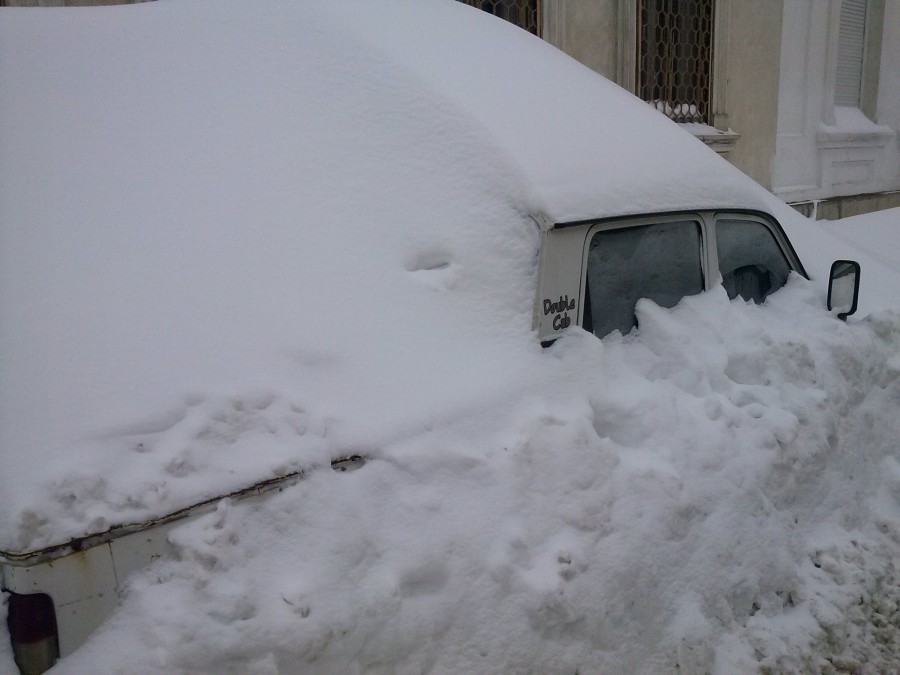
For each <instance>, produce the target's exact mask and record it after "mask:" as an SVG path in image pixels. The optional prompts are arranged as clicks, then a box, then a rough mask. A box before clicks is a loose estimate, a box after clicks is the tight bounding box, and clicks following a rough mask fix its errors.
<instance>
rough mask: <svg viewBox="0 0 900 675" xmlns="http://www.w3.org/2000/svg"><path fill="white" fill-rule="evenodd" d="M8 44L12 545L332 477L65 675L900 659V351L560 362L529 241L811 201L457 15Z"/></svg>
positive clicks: (706, 666) (6, 274) (86, 18)
mask: <svg viewBox="0 0 900 675" xmlns="http://www.w3.org/2000/svg"><path fill="white" fill-rule="evenodd" d="M0 12H2V15H0V19H2V20H0V92H2V93H3V95H2V96H0V122H2V123H0V178H2V180H0V209H2V211H0V215H2V218H0V354H2V355H3V356H2V359H3V360H2V361H0V369H2V371H0V441H2V445H0V447H2V453H3V459H4V468H3V471H2V472H0V481H2V483H0V486H2V490H0V500H2V501H0V507H2V508H0V512H2V513H3V514H5V516H6V518H5V519H4V521H3V522H2V523H0V548H2V549H13V550H23V549H28V548H32V547H38V546H41V545H45V544H48V543H53V542H57V541H60V540H61V539H64V538H66V537H69V536H74V535H79V534H83V533H85V532H90V531H98V530H102V529H104V528H105V527H108V526H109V525H110V524H111V523H114V522H123V521H129V520H136V519H140V518H145V517H147V516H148V515H155V514H160V513H165V512H167V511H171V510H174V509H175V508H178V507H180V506H184V505H186V504H189V503H191V502H192V501H196V500H198V499H201V498H204V497H207V496H212V495H215V494H221V493H224V492H227V491H229V490H231V489H235V488H239V487H243V486H244V485H246V484H247V483H249V482H253V481H254V480H258V479H261V478H266V477H269V476H271V475H277V474H279V473H285V472H288V471H292V470H298V469H303V470H304V471H305V477H304V478H303V480H301V481H300V482H299V483H298V484H297V485H296V486H294V487H292V488H290V489H287V490H285V491H284V492H282V493H280V494H277V495H272V496H270V497H268V498H267V499H264V500H259V501H256V502H254V503H248V502H244V503H239V504H230V503H228V502H227V501H223V502H222V503H221V504H220V506H219V508H218V510H217V512H216V513H214V514H211V515H208V516H204V517H202V518H201V519H199V520H196V521H193V522H191V523H187V524H185V525H183V526H181V527H179V528H177V529H176V530H174V531H173V533H172V535H171V541H172V544H173V546H174V547H175V550H176V555H174V556H172V558H170V559H167V560H160V561H158V562H157V563H155V564H154V565H152V566H150V567H149V568H147V569H146V570H145V571H143V572H140V573H138V574H136V575H135V576H134V577H132V578H131V580H130V582H129V592H128V595H127V597H126V598H125V600H124V601H123V604H122V606H121V607H120V609H119V611H118V612H117V613H116V614H115V615H114V617H113V618H112V619H111V620H110V621H109V622H107V624H105V626H104V627H103V628H102V629H101V631H100V632H98V633H97V634H96V635H95V636H94V638H92V640H91V641H89V642H88V643H87V644H86V645H85V646H84V647H83V648H82V649H81V650H80V651H79V652H77V653H76V654H75V655H73V656H71V657H69V658H68V659H66V660H65V661H64V662H63V663H62V664H61V666H60V670H61V671H62V672H73V673H78V672H87V671H93V672H124V671H128V672H154V671H159V672H171V671H193V672H197V671H199V672H223V671H225V672H227V671H231V672H251V673H253V672H255V673H270V672H316V671H318V672H364V671H365V672H423V671H434V672H529V671H530V672H576V671H577V672H646V673H658V672H681V673H685V672H703V671H705V670H710V671H714V672H718V673H734V672H748V671H749V672H753V671H754V670H756V669H759V668H765V667H768V668H771V669H773V670H784V671H801V672H802V671H819V670H825V671H827V670H828V669H829V668H832V669H834V668H836V669H838V670H843V671H853V670H855V669H858V668H861V667H862V665H863V664H869V665H871V666H872V667H874V668H878V667H881V668H884V669H890V668H891V667H892V665H895V664H896V663H897V659H898V654H900V644H898V634H900V613H898V601H900V585H898V579H897V570H896V568H895V563H894V561H895V560H898V559H900V461H898V454H900V450H898V447H897V441H896V439H897V438H900V415H897V412H898V406H900V356H898V354H900V315H898V314H897V313H896V312H892V311H884V312H880V313H876V314H873V315H872V316H870V317H869V318H867V319H865V320H862V321H856V322H850V323H847V324H845V323H842V322H839V321H837V320H836V319H834V317H832V316H830V315H828V314H827V313H826V312H825V311H824V310H823V308H822V305H823V296H824V293H823V287H822V286H821V285H820V284H817V283H812V282H807V281H804V280H802V279H799V278H795V279H792V280H791V282H790V283H789V284H788V286H787V287H786V288H784V289H783V290H781V291H779V292H778V293H777V294H775V295H774V296H773V297H771V298H770V299H769V300H768V301H767V303H766V304H765V305H763V306H756V305H753V304H745V303H743V302H740V301H737V302H729V301H728V299H727V297H726V296H725V293H724V291H723V290H718V291H712V292H709V293H706V294H703V295H701V296H697V297H692V298H687V299H685V300H684V301H683V302H682V303H681V304H680V305H679V306H678V307H676V308H674V309H672V310H664V309H660V308H658V307H656V306H654V305H652V303H649V302H641V303H639V306H638V314H639V319H640V330H639V331H636V332H635V333H633V334H632V335H630V336H627V337H624V338H623V337H622V336H619V335H617V334H614V335H612V336H610V337H608V338H606V339H605V340H603V341H599V340H596V339H595V338H593V337H592V336H590V335H587V334H586V333H582V332H580V331H573V332H572V333H571V334H569V335H567V336H566V337H564V338H562V339H561V340H559V341H558V342H557V343H556V344H555V345H554V346H553V347H552V348H550V349H546V350H542V349H541V348H540V346H539V345H538V344H537V343H536V339H535V337H534V334H533V333H532V331H531V308H532V305H533V302H534V289H535V283H536V281H535V277H536V275H535V254H536V251H537V231H536V228H535V226H534V223H533V222H532V221H531V219H530V218H529V217H528V214H531V213H546V214H548V215H550V216H551V217H553V218H554V219H557V220H563V219H569V218H576V217H587V216H603V215H613V214H614V213H631V212H639V211H647V210H662V209H667V208H668V209H671V208H680V207H688V206H690V207H693V208H697V207H701V206H743V207H748V208H766V206H767V205H768V204H770V203H771V201H770V199H769V198H768V197H766V196H765V194H764V193H763V192H762V190H761V189H758V188H756V187H754V186H752V185H749V184H748V181H747V180H746V179H744V178H742V177H741V176H740V174H739V173H738V172H737V171H736V170H734V169H733V168H731V167H729V166H728V165H727V164H725V163H724V162H722V161H721V160H719V159H718V158H717V157H715V155H714V154H713V153H710V152H708V151H707V150H706V149H704V148H703V147H702V146H701V145H700V144H699V143H696V142H694V141H693V140H692V139H690V137H689V136H688V135H686V134H682V133H681V132H678V131H677V130H675V129H672V128H671V125H670V123H669V122H668V121H666V120H664V119H663V118H661V117H660V116H659V115H657V114H656V113H655V112H653V111H652V110H650V109H649V108H648V107H646V106H643V105H641V104H639V103H636V102H634V101H631V100H630V99H629V97H628V96H627V95H626V94H624V93H623V92H621V91H619V90H618V89H616V88H615V87H614V86H612V85H610V84H609V83H607V82H605V81H603V80H602V79H600V78H599V77H597V76H595V75H593V74H591V73H590V72H589V71H587V70H586V69H583V68H581V67H580V66H577V65H576V64H574V63H573V62H571V61H570V60H569V59H567V58H566V57H564V56H562V55H560V54H559V53H557V52H555V51H554V50H553V49H552V48H551V47H549V46H548V45H545V44H543V43H541V42H540V41H537V40H534V39H533V38H530V37H529V36H527V35H526V34H524V32H521V31H517V30H516V29H514V28H513V27H511V26H509V25H507V24H505V23H503V22H501V21H499V20H495V19H491V18H490V17H488V16H487V15H485V14H484V13H481V12H478V11H476V10H473V9H470V8H466V7H464V6H462V5H461V4H459V3H454V2H449V1H448V2H425V1H419V0H417V1H416V2H387V1H385V2H381V3H368V4H362V3H358V4H357V3H354V4H352V5H350V4H345V3H327V2H322V3H299V2H283V3H266V4H262V3H252V4H251V3H224V2H223V3H217V4H212V3H193V2H177V3H176V2H162V1H160V2H157V3H149V4H146V5H139V6H135V7H128V8H121V7H118V8H102V9H81V8H79V9H77V10H75V9H73V10H45V11H41V10H9V9H7V8H4V9H2V10H0ZM469 41H471V43H470V42H469ZM451 47H452V49H451ZM451 52H452V54H451ZM451 57H452V59H456V62H455V65H454V62H453V61H452V60H451ZM442 64H443V65H442ZM510 64H515V66H516V67H515V68H507V67H506V66H509V65H510ZM451 66H452V67H451ZM498 73H502V74H503V77H500V76H499V75H498ZM505 83H507V84H505ZM506 86H508V87H509V88H508V89H503V87H506ZM526 91H531V96H526V95H524V93H523V92H526ZM519 94H522V95H521V96H519ZM517 110H521V111H522V113H521V116H517V115H515V114H514V113H515V111H517ZM492 111H493V112H494V113H497V112H503V113H506V114H507V116H506V118H504V119H496V118H494V117H493V116H492V115H491V114H490V113H491V112H492ZM541 119H543V120H544V123H543V125H540V126H538V127H535V124H534V122H535V120H541ZM610 119H612V120H614V121H615V123H614V124H608V123H607V124H604V120H610ZM504 125H506V126H508V129H506V130H505V131H504V130H503V128H505V126H504ZM566 158H568V159H569V160H570V164H569V165H566V163H565V162H564V161H563V160H564V159H566ZM566 166H569V168H568V169H566V168H565V167H566ZM685 167H689V171H688V170H686V169H685ZM686 171H687V173H685V172H686ZM685 175H689V177H690V180H685V179H684V176H685ZM676 178H681V180H678V181H676ZM779 217H782V213H781V212H779ZM785 224H786V225H787V224H788V223H785ZM794 230H796V232H797V233H798V234H799V235H800V238H799V239H798V240H796V241H795V244H796V245H797V247H798V249H799V250H800V253H801V255H802V254H803V253H804V248H805V249H806V250H812V251H826V250H828V251H830V250H831V249H832V248H834V245H835V242H836V241H838V239H834V238H829V237H825V238H822V239H819V238H817V237H816V233H815V232H814V231H813V230H812V229H811V227H810V226H807V225H805V224H802V223H799V222H798V223H797V224H796V227H795V228H794ZM792 235H793V232H792ZM823 242H824V243H823ZM805 262H806V263H807V265H808V266H810V264H811V263H810V261H809V260H808V259H807V260H805ZM823 264H825V263H823V262H822V261H821V260H813V261H812V266H813V267H814V268H818V267H819V266H821V265H823ZM863 274H864V275H865V269H864V272H863ZM347 454H363V455H365V456H366V457H367V458H369V461H368V462H367V464H366V465H365V466H363V467H362V468H361V469H359V470H358V471H354V472H349V473H346V474H338V473H335V472H333V471H331V470H330V468H329V462H330V460H331V459H333V458H335V457H339V456H344V455H347ZM7 662H8V659H7Z"/></svg>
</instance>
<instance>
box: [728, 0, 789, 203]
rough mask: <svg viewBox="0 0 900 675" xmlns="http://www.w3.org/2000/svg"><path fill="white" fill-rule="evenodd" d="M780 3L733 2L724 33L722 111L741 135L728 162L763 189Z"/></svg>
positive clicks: (771, 140) (771, 147)
mask: <svg viewBox="0 0 900 675" xmlns="http://www.w3.org/2000/svg"><path fill="white" fill-rule="evenodd" d="M782 10H783V0H755V2H742V1H741V0H733V1H732V2H731V7H730V17H729V21H728V25H727V27H726V30H727V39H728V46H727V59H728V60H727V70H726V75H725V76H726V90H725V95H726V109H727V112H728V119H729V126H730V127H731V128H732V129H733V130H734V131H736V132H737V133H738V134H740V138H739V139H738V141H737V142H736V143H735V145H734V148H733V149H732V150H731V152H730V154H729V157H728V159H729V160H731V162H732V163H733V164H734V165H735V166H737V167H738V168H739V169H741V170H742V171H743V172H744V173H746V174H747V175H749V176H750V177H751V178H753V179H754V180H755V181H756V182H758V183H760V184H762V185H764V186H765V187H767V188H770V189H771V187H772V156H773V155H774V154H775V136H776V130H777V120H776V118H777V113H778V94H779V65H780V54H779V52H780V49H779V48H780V46H781V17H782Z"/></svg>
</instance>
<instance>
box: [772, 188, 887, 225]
mask: <svg viewBox="0 0 900 675" xmlns="http://www.w3.org/2000/svg"><path fill="white" fill-rule="evenodd" d="M788 205H789V206H792V207H793V208H794V209H796V210H797V211H799V212H800V213H802V214H803V215H804V216H806V217H807V218H809V217H810V216H812V215H813V214H815V217H816V220H837V219H839V218H849V217H850V216H858V215H860V214H863V213H871V212H872V211H881V210H883V209H892V208H895V207H900V190H896V191H893V192H876V193H871V194H862V195H851V196H848V197H831V198H829V199H821V200H813V201H802V202H788Z"/></svg>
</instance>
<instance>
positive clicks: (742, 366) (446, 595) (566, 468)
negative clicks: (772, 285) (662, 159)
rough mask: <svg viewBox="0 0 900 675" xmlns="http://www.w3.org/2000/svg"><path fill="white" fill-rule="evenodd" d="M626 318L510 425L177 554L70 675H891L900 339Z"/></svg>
mask: <svg viewBox="0 0 900 675" xmlns="http://www.w3.org/2000/svg"><path fill="white" fill-rule="evenodd" d="M639 312H640V314H639V319H640V322H641V329H640V331H639V332H638V333H636V334H635V335H633V336H631V337H627V338H622V337H620V336H618V335H617V334H614V335H613V336H610V337H609V338H607V339H605V340H603V341H602V342H601V341H598V340H596V339H594V338H593V337H592V336H589V335H587V334H581V333H577V332H575V333H572V334H571V335H569V336H567V337H565V338H564V339H562V340H560V341H559V342H558V343H557V344H556V345H554V346H553V347H552V348H550V349H548V350H546V351H545V352H543V353H542V354H541V357H540V360H541V361H542V362H543V363H542V364H541V372H540V373H539V374H540V376H541V378H546V379H544V380H543V382H540V381H539V378H537V377H535V378H534V380H533V381H532V382H531V384H530V386H529V387H528V388H527V389H526V390H525V391H523V392H520V396H518V397H517V398H516V399H515V400H511V401H510V402H509V404H508V405H501V404H497V405H494V406H492V407H491V408H490V409H487V410H471V411H470V412H469V415H467V417H466V418H464V419H457V420H449V421H448V422H447V423H445V424H442V425H439V426H435V427H434V428H432V429H430V430H428V431H425V432H423V433H421V434H418V435H416V436H415V437H411V438H409V439H406V440H401V441H397V442H393V443H387V444H385V445H383V446H380V447H375V446H373V447H371V448H369V451H368V453H367V454H368V456H369V457H370V458H371V460H370V461H369V462H368V463H367V464H366V465H365V466H363V467H362V468H361V469H359V470H357V471H353V472H349V473H345V474H339V473H336V472H333V471H331V470H329V469H328V468H325V467H322V468H320V469H318V470H314V471H311V472H310V473H309V474H308V476H307V477H306V478H304V480H302V481H301V482H300V483H298V484H297V485H296V486H295V487H293V488H291V489H288V490H286V491H284V492H283V493H281V494H278V495H275V496H272V497H271V498H268V499H265V500H262V501H260V502H257V503H254V504H250V503H246V502H244V503H239V504H233V505H232V504H229V503H228V502H222V503H221V504H220V506H219V509H218V511H217V512H216V513H215V514H211V515H209V516H205V517H203V518H202V519H200V520H197V521H195V522H192V523H189V524H186V525H184V526H182V527H180V528H178V529H177V530H176V531H175V532H174V533H173V534H172V536H171V539H172V543H173V545H174V547H175V549H176V551H177V555H176V556H175V558H174V559H172V560H168V561H165V562H160V563H158V564H156V565H154V566H153V567H151V568H149V569H147V570H146V571H145V572H143V573H140V574H138V575H137V576H135V577H134V578H133V579H132V580H131V583H130V590H129V593H128V595H127V598H126V599H125V601H124V603H123V605H122V607H121V608H120V610H119V612H118V613H117V614H116V616H115V617H114V619H113V620H112V621H110V622H109V623H108V624H107V625H106V626H105V627H104V628H103V629H101V632H100V633H99V634H98V635H96V636H95V637H94V638H93V639H92V640H91V641H90V642H89V643H88V644H87V645H86V646H85V647H84V648H82V649H81V650H80V651H79V652H78V653H76V654H75V655H74V656H73V657H72V658H70V659H67V660H66V661H65V662H64V663H63V664H62V668H61V670H62V672H73V673H74V672H82V671H84V670H85V669H93V670H95V671H96V670H98V669H99V670H100V671H101V672H115V671H119V670H137V671H153V672H155V671H160V672H161V671H172V670H189V671H201V672H222V671H232V672H255V673H272V672H423V671H436V672H509V671H529V672H551V671H552V672H576V671H578V672H635V673H659V672H703V671H704V670H707V669H709V670H712V671H714V672H719V673H733V672H750V671H753V672H755V671H756V670H757V669H760V668H771V669H774V670H778V671H804V672H807V671H813V670H814V671H817V672H818V671H820V670H823V671H827V672H833V671H829V670H828V669H829V668H831V667H832V666H830V665H829V664H830V663H831V664H834V667H838V668H839V669H840V668H843V669H845V670H853V669H855V668H858V667H859V666H860V665H861V664H869V665H870V666H871V667H874V668H876V669H877V668H879V667H882V668H889V667H892V666H891V664H894V665H895V664H896V658H897V655H898V651H897V650H898V648H900V644H898V642H897V635H898V633H897V630H896V628H897V624H898V621H900V614H898V605H897V602H898V600H900V587H898V584H897V581H898V580H897V570H896V568H895V566H894V561H895V560H897V559H900V558H898V556H900V462H898V456H897V447H896V438H898V434H900V421H898V417H897V415H896V410H897V405H898V403H900V360H898V356H897V355H898V353H900V316H898V315H897V314H895V313H885V314H882V315H880V316H877V317H872V318H870V319H868V320H866V321H865V322H863V323H862V324H859V325H852V324H850V325H848V324H844V323H841V322H838V321H836V320H835V319H833V318H832V317H830V316H828V315H827V314H825V313H824V312H823V311H822V310H821V306H820V297H819V294H818V293H817V292H813V289H812V288H811V285H810V284H809V283H808V282H804V281H802V280H794V281H793V282H791V283H790V284H789V285H788V287H786V288H785V289H783V290H782V291H780V292H779V293H778V294H776V295H775V296H774V297H772V298H771V299H770V301H769V302H768V303H767V304H766V306H764V307H757V306H755V305H752V304H750V305H747V304H744V303H742V302H733V303H731V302H729V301H728V300H727V298H726V297H725V293H724V291H723V292H711V293H708V294H704V295H702V296H698V297H693V298H688V299H686V300H685V301H683V302H682V303H681V304H680V305H679V306H678V307H676V308H675V309H673V310H663V309H660V308H658V307H656V306H654V305H652V304H650V303H641V305H640V306H639ZM551 373H555V377H552V376H551ZM120 645H129V648H128V649H127V650H123V649H122V648H121V647H120Z"/></svg>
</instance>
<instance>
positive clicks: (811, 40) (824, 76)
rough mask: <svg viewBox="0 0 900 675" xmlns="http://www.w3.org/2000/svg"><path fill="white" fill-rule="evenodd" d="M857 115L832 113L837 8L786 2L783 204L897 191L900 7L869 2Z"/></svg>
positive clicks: (889, 0)
mask: <svg viewBox="0 0 900 675" xmlns="http://www.w3.org/2000/svg"><path fill="white" fill-rule="evenodd" d="M868 8H869V9H868V11H869V15H870V16H869V24H868V26H867V33H866V54H865V59H864V70H863V82H862V91H861V102H860V109H856V108H836V107H835V106H834V83H835V70H836V59H837V56H836V54H837V29H838V26H839V17H840V0H784V21H783V31H782V40H781V69H780V70H781V85H780V88H779V100H778V117H777V119H778V129H777V138H776V151H775V159H774V165H773V171H772V177H773V180H772V188H773V189H774V191H775V193H776V194H778V195H779V196H780V197H782V198H783V199H785V200H786V201H805V200H828V199H833V198H835V197H849V196H854V195H868V194H877V193H880V192H888V191H892V190H897V189H898V188H900V165H898V150H897V129H898V128H900V75H898V70H900V45H898V44H897V43H898V41H900V0H870V2H869V3H868Z"/></svg>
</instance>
